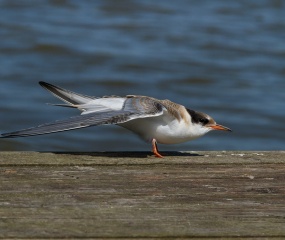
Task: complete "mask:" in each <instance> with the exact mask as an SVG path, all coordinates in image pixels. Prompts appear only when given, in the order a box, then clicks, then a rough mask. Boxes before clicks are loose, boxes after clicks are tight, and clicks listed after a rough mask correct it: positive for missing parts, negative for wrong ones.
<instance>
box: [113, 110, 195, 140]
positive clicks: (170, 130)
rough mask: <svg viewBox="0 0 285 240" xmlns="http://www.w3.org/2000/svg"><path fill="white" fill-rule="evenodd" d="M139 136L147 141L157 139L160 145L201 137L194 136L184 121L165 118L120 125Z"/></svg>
mask: <svg viewBox="0 0 285 240" xmlns="http://www.w3.org/2000/svg"><path fill="white" fill-rule="evenodd" d="M119 125H120V126H122V127H124V128H127V129H129V130H130V131H132V132H134V133H136V134H137V135H139V136H140V137H141V138H142V139H144V140H145V141H151V140H152V139H156V141H157V142H158V143H162V144H175V143H182V142H186V141H190V140H193V139H195V138H197V137H200V136H199V135H198V136H196V135H193V134H192V133H191V132H190V130H189V131H188V128H189V127H188V125H186V123H185V122H184V121H182V120H181V121H180V122H179V121H177V120H176V119H173V118H172V119H165V117H163V116H161V117H155V118H152V117H150V118H140V119H135V120H131V121H129V122H126V123H123V124H119Z"/></svg>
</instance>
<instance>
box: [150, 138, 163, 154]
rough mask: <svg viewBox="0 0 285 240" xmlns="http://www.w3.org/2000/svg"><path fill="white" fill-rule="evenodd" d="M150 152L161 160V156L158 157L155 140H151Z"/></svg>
mask: <svg viewBox="0 0 285 240" xmlns="http://www.w3.org/2000/svg"><path fill="white" fill-rule="evenodd" d="M152 151H153V153H154V155H155V156H156V157H158V158H162V156H161V155H160V153H159V152H158V149H157V142H156V140H155V139H152Z"/></svg>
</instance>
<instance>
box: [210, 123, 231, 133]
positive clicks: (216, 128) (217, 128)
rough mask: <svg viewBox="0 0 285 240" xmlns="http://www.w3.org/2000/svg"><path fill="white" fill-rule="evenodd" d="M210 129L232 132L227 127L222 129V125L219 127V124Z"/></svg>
mask: <svg viewBox="0 0 285 240" xmlns="http://www.w3.org/2000/svg"><path fill="white" fill-rule="evenodd" d="M210 128H212V129H214V130H222V131H229V132H231V131H232V130H231V129H229V128H227V127H224V126H222V125H219V124H216V125H213V126H211V127H210Z"/></svg>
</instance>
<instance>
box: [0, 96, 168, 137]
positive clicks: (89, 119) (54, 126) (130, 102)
mask: <svg viewBox="0 0 285 240" xmlns="http://www.w3.org/2000/svg"><path fill="white" fill-rule="evenodd" d="M162 110H163V106H162V105H161V104H160V103H159V102H156V101H155V100H153V99H151V98H148V97H128V98H126V101H125V103H124V105H123V107H122V109H121V110H119V111H104V112H94V113H89V114H84V115H80V116H76V117H72V118H69V119H65V120H59V121H55V122H52V123H46V124H42V125H39V126H37V127H32V128H28V129H24V130H20V131H15V132H9V133H3V134H1V135H0V137H1V138H13V137H28V136H35V135H42V134H48V133H55V132H63V131H68V130H73V129H78V128H85V127H90V126H97V125H104V124H119V123H124V122H127V121H130V120H132V119H136V118H142V117H154V116H158V115H161V114H162Z"/></svg>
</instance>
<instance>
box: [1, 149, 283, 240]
mask: <svg viewBox="0 0 285 240" xmlns="http://www.w3.org/2000/svg"><path fill="white" fill-rule="evenodd" d="M164 154H165V155H167V156H166V157H165V158H163V159H157V158H154V157H151V156H149V155H150V153H145V152H131V153H36V152H1V153H0V171H1V174H0V183H1V184H0V237H2V238H63V237H64V238H88V237H90V238H93V237H97V238H118V237H120V238H126V237H129V238H130V237H134V238H147V237H149V238H151V237H152V238H160V237H172V238H183V237H184V238H186V237H198V238H204V237H205V238H209V237H221V238H222V237H225V238H231V237H233V238H237V237H240V238H242V237H244V238H266V239H267V238H268V239H269V238H270V239H282V238H283V237H285V152H197V153H193V152H192V153H164Z"/></svg>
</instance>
